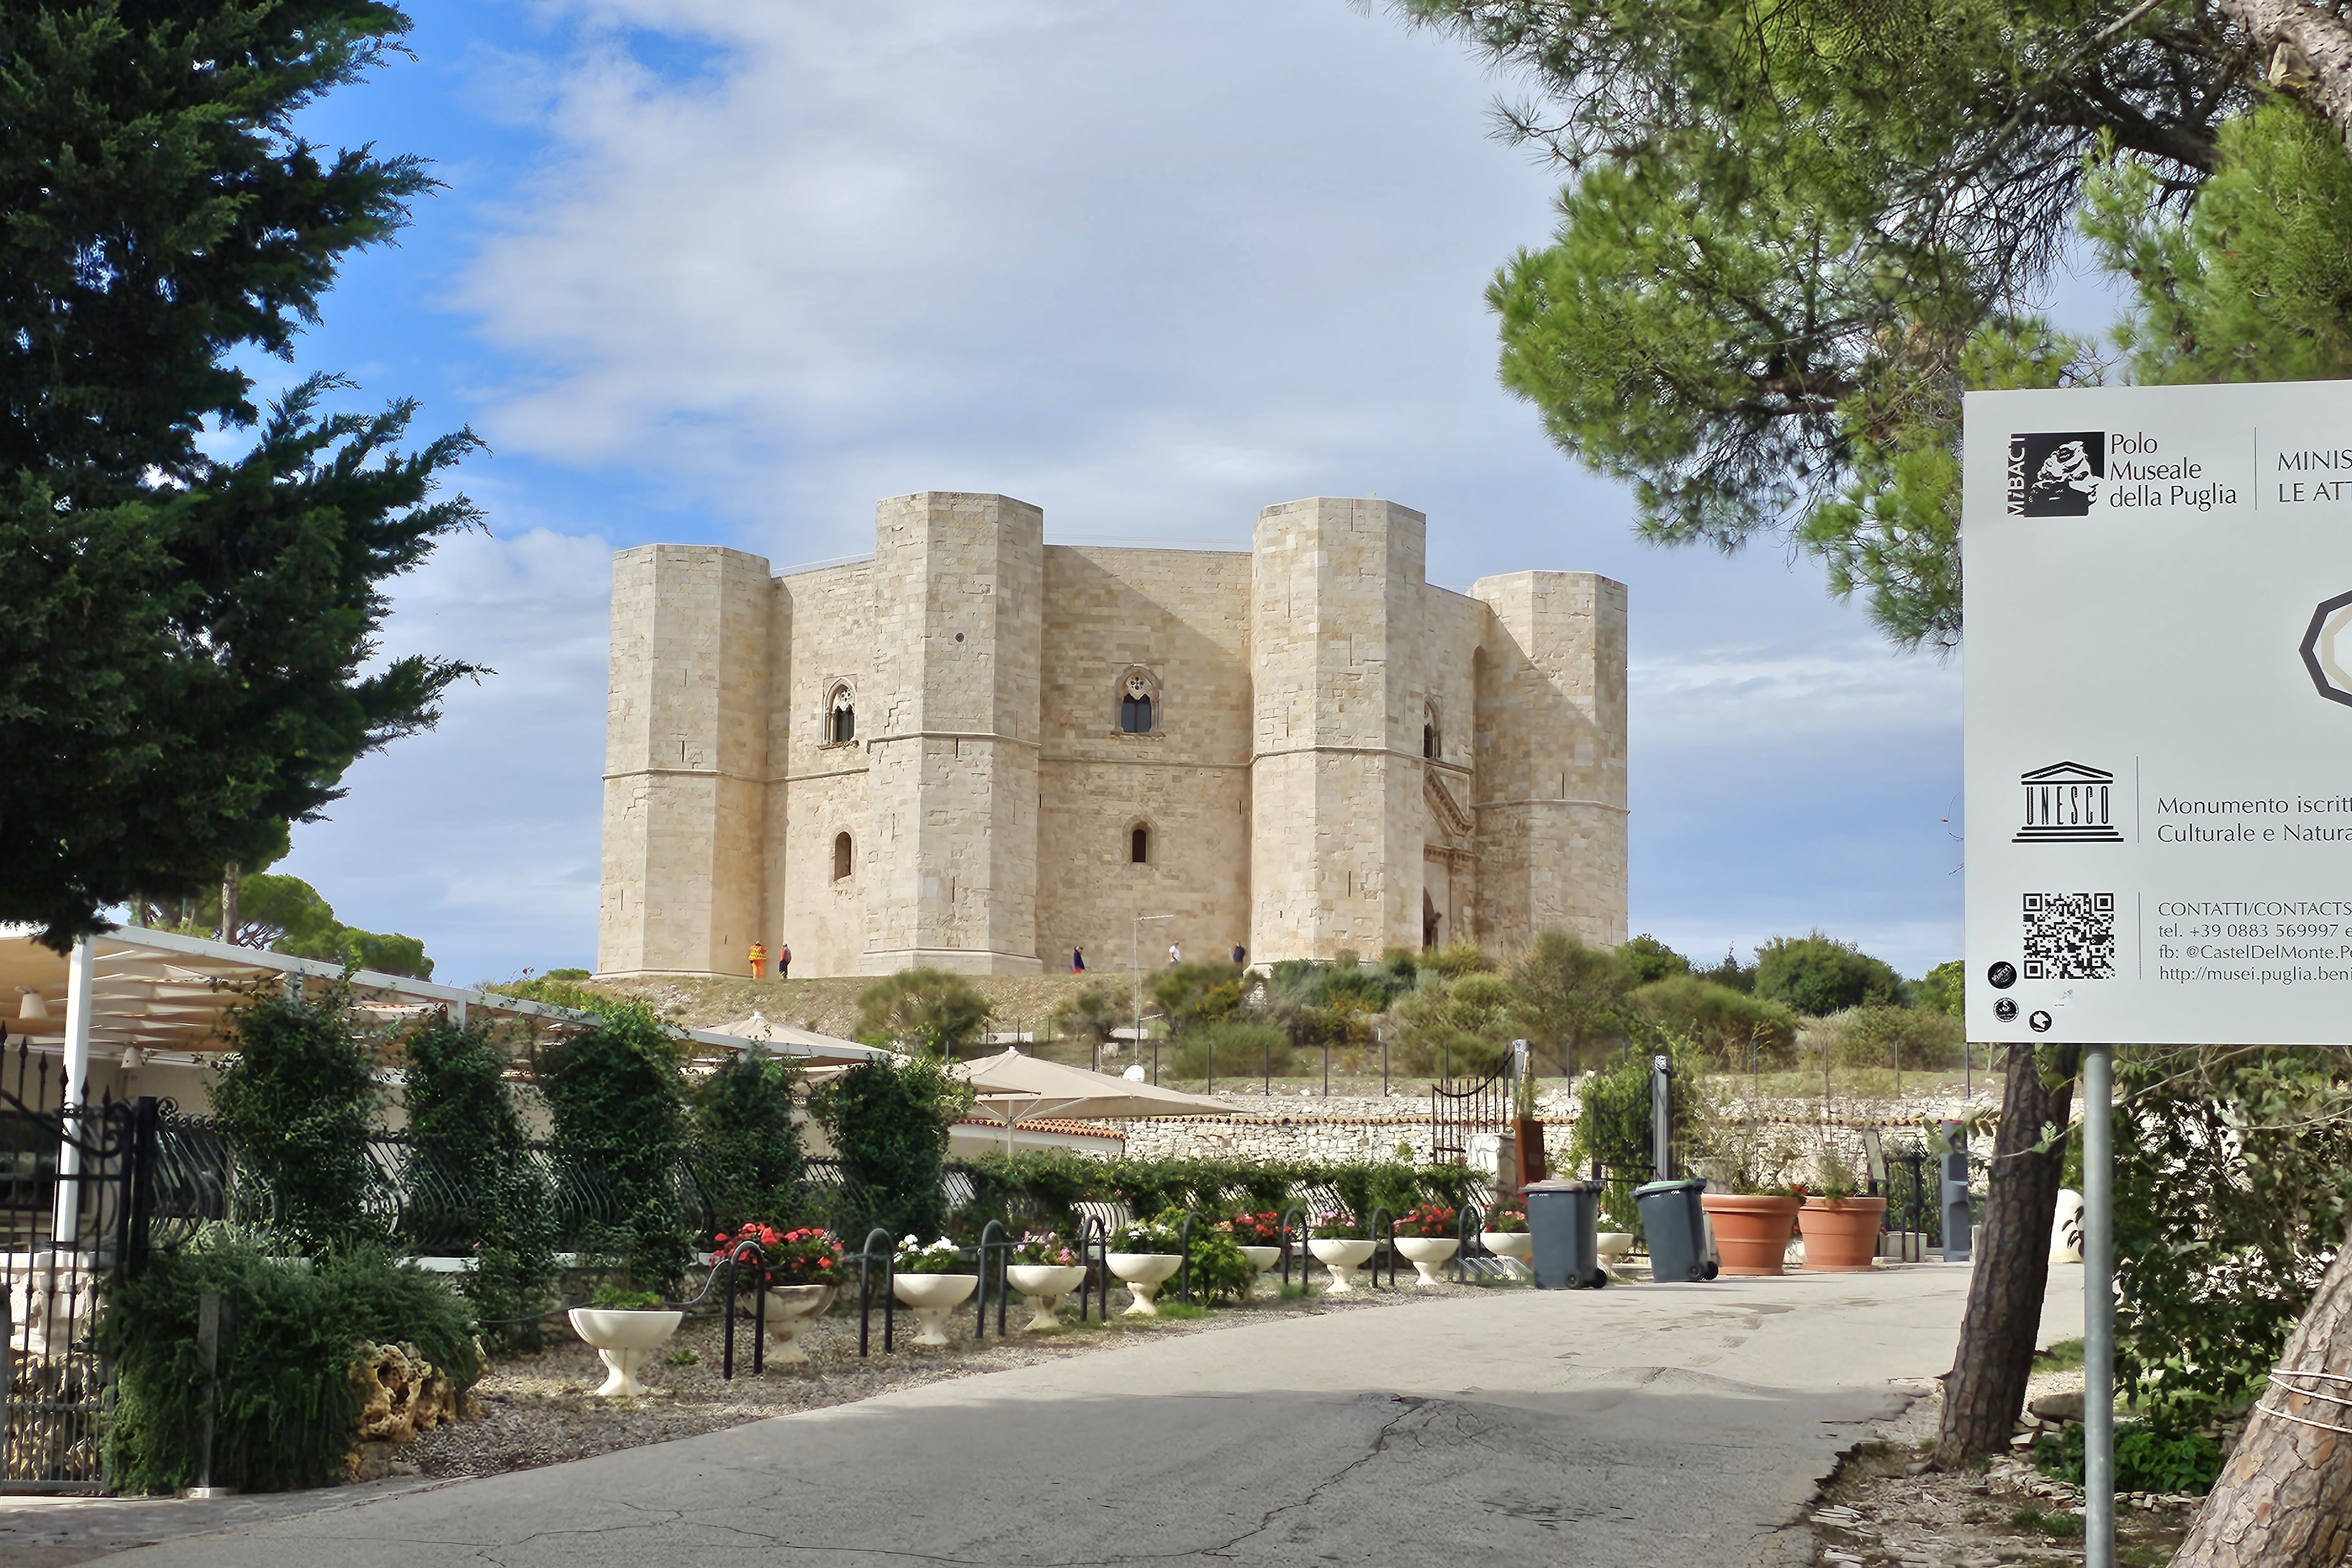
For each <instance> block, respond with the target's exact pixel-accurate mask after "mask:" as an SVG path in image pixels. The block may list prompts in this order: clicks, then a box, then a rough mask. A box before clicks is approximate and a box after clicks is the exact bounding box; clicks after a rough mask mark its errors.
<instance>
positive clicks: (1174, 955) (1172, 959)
mask: <svg viewBox="0 0 2352 1568" xmlns="http://www.w3.org/2000/svg"><path fill="white" fill-rule="evenodd" d="M1183 962H1184V952H1183V950H1182V949H1181V948H1180V947H1178V946H1177V945H1176V944H1175V943H1174V942H1170V943H1169V944H1168V967H1169V968H1171V969H1173V968H1175V967H1176V966H1177V965H1178V964H1180V963H1183Z"/></svg>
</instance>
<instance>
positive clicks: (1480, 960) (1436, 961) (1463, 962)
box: [1404, 942, 1494, 980]
mask: <svg viewBox="0 0 2352 1568" xmlns="http://www.w3.org/2000/svg"><path fill="white" fill-rule="evenodd" d="M1417 967H1418V968H1421V969H1430V970H1434V971H1436V972H1437V973H1439V974H1440V975H1443V976H1444V978H1446V979H1448V980H1459V979H1461V978H1462V977H1463V976H1464V975H1466V974H1476V973H1481V972H1482V971H1485V970H1488V969H1492V968H1493V967H1494V965H1493V964H1491V963H1487V962H1486V954H1485V953H1484V952H1480V951H1479V950H1478V944H1477V943H1476V942H1447V943H1445V945H1444V946H1443V947H1433V948H1432V949H1430V950H1429V951H1428V952H1425V953H1423V954H1422V957H1421V962H1420V963H1419V965H1418V966H1417ZM1404 973H1405V975H1406V976H1407V978H1411V977H1412V974H1413V971H1412V970H1411V969H1408V970H1406V971H1405V972H1404Z"/></svg>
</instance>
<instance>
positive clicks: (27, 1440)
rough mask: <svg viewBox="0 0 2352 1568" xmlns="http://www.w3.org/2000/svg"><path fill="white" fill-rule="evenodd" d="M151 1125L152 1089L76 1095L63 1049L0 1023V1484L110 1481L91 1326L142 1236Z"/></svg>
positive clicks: (51, 1487) (63, 1488) (104, 1390)
mask: <svg viewBox="0 0 2352 1568" xmlns="http://www.w3.org/2000/svg"><path fill="white" fill-rule="evenodd" d="M156 1123H157V1102H156V1101H154V1100H134V1101H128V1102H125V1101H121V1100H111V1101H108V1102H106V1103H103V1104H99V1105H80V1104H75V1103H72V1102H71V1100H70V1097H69V1094H68V1085H67V1084H66V1082H65V1073H64V1066H63V1063H62V1061H61V1060H60V1059H59V1058H57V1057H54V1056H48V1055H45V1054H42V1053H39V1052H36V1051H35V1050H33V1049H32V1047H31V1046H30V1044H29V1042H27V1041H25V1040H22V1039H19V1040H16V1041H15V1042H13V1044H12V1043H11V1042H10V1041H9V1040H8V1038H7V1034H6V1031H5V1028H0V1286H4V1287H5V1295H0V1492H23V1491H48V1492H71V1491H86V1492H95V1491H100V1490H103V1489H104V1488H105V1480H106V1477H105V1467H104V1462H103V1459H102V1458H101V1455H100V1440H101V1438H102V1437H103V1436H104V1434H105V1425H106V1416H107V1411H108V1408H109V1405H110V1393H111V1390H110V1378H109V1376H108V1369H107V1366H106V1363H105V1361H104V1359H103V1358H102V1357H101V1356H100V1354H99V1352H98V1347H97V1346H96V1344H95V1343H94V1342H92V1339H91V1330H92V1328H93V1327H94V1325H95V1323H96V1321H97V1308H98V1291H99V1287H100V1283H101V1282H102V1281H103V1280H104V1279H107V1278H108V1277H110V1276H111V1275H112V1274H114V1273H115V1272H116V1271H118V1270H120V1269H121V1268H124V1267H126V1266H128V1265H130V1264H132V1263H134V1262H135V1261H136V1260H137V1254H138V1253H139V1252H140V1251H141V1250H142V1249H143V1247H144V1244H145V1239H146V1232H147V1226H146V1221H147V1217H148V1216H147V1215H146V1212H145V1210H146V1208H147V1206H148V1204H147V1194H146V1191H145V1189H146V1186H147V1184H146V1183H144V1182H142V1181H140V1180H138V1179H136V1178H137V1173H139V1172H141V1171H142V1170H145V1169H148V1168H151V1167H152V1152H153V1149H154V1145H155V1135H156ZM142 1152H144V1153H145V1154H146V1155H147V1156H148V1157H147V1158H146V1159H144V1160H142V1158H141V1155H142Z"/></svg>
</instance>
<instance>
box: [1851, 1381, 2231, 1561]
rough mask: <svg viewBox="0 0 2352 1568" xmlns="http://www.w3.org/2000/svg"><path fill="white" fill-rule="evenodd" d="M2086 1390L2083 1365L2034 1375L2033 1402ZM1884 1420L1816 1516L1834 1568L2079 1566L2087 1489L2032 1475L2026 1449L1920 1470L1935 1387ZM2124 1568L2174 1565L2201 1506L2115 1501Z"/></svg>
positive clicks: (1932, 1430) (1936, 1415) (2179, 1501)
mask: <svg viewBox="0 0 2352 1568" xmlns="http://www.w3.org/2000/svg"><path fill="white" fill-rule="evenodd" d="M2082 1386H2083V1373H2082V1369H2081V1368H2079V1367H2074V1368H2065V1369H2053V1370H2050V1371H2045V1372H2040V1373H2035V1374H2034V1376H2033V1378H2032V1382H2031V1383H2030V1384H2028V1385H2027V1391H2026V1398H2027V1400H2028V1401H2029V1402H2031V1401H2032V1400H2035V1399H2039V1398H2041V1397H2042V1396H2043V1395H2044V1394H2060V1393H2074V1392H2078V1391H2080V1390H2081V1388H2082ZM1916 1392H1917V1393H1918V1394H1919V1397H1918V1398H1917V1399H1916V1400H1915V1401H1914V1402H1913V1403H1912V1404H1911V1405H1909V1407H1907V1408H1906V1410H1905V1411H1904V1412H1903V1414H1902V1415H1898V1416H1896V1417H1895V1418H1894V1419H1893V1420H1891V1421H1888V1422H1885V1423H1883V1424H1882V1425H1881V1426H1879V1427H1878V1428H1877V1429H1875V1430H1874V1432H1873V1434H1872V1437H1871V1440H1870V1441H1867V1442H1865V1443H1864V1444H1863V1445H1861V1446H1860V1447H1858V1448H1856V1449H1855V1450H1854V1452H1853V1454H1852V1455H1851V1456H1850V1457H1849V1458H1847V1460H1846V1462H1845V1464H1844V1466H1843V1468H1841V1469H1840V1470H1839V1472H1838V1474H1837V1476H1836V1477H1835V1478H1834V1479H1832V1480H1831V1481H1830V1482H1829V1483H1828V1484H1827V1485H1826V1486H1824V1487H1823V1488H1822V1497H1821V1500H1820V1502H1819V1503H1818V1505H1817V1506H1816V1507H1815V1508H1814V1510H1813V1514H1812V1523H1813V1533H1814V1540H1815V1548H1814V1550H1815V1560H1816V1561H1817V1562H1819V1563H1822V1564H1825V1565H1827V1568H1996V1565H1997V1564H2019V1565H2026V1564H2031V1565H2035V1568H2040V1565H2045V1564H2046V1565H2049V1568H2057V1565H2058V1564H2063V1563H2081V1562H2082V1561H2083V1535H2082V1529H2083V1523H2082V1510H2083V1493H2082V1490H2081V1489H2080V1488H2077V1487H2070V1486H2068V1485H2066V1484H2065V1483H2064V1482H2063V1481H2059V1480H2055V1479H2052V1478H2051V1477H2049V1476H2046V1475H2043V1474H2042V1472H2041V1471H2040V1470H2038V1469H2035V1468H2033V1466H2032V1462H2031V1461H2030V1460H2028V1459H2027V1458H2024V1450H2023V1449H2018V1450H2015V1451H2014V1452H2013V1453H2011V1454H2004V1455H2001V1456H1999V1457H1997V1458H1994V1459H1993V1460H1992V1461H1991V1462H1990V1463H1989V1464H1987V1465H1986V1466H1984V1467H1983V1468H1979V1469H1971V1470H1963V1471H1959V1472H1956V1473H1953V1474H1949V1475H1947V1474H1942V1473H1938V1472H1936V1471H1923V1472H1921V1473H1919V1474H1916V1475H1915V1474H1913V1473H1911V1472H1912V1467H1913V1466H1915V1465H1917V1464H1919V1463H1920V1462H1921V1461H1922V1460H1923V1459H1924V1458H1925V1457H1926V1455H1927V1452H1928V1451H1929V1450H1930V1449H1932V1448H1933V1447H1935V1442H1936V1431H1937V1426H1938V1424H1939V1422H1940V1420H1941V1418H1942V1414H1943V1389H1942V1385H1941V1384H1937V1383H1934V1382H1929V1383H1924V1384H1919V1385H1917V1387H1916ZM2197 1501H2198V1500H2197V1499H2195V1498H2158V1497H2152V1496H2138V1497H2133V1498H2118V1499H2116V1563H2118V1565H2119V1568H2153V1565H2155V1564H2161V1563H2167V1562H2169V1561H2170V1560H2171V1557H2172V1552H2173V1549H2174V1548H2175V1547H2176V1546H2178V1545H2179V1543H2180V1538H2181V1536H2182V1535H2183V1534H2185V1533H2186V1532H2187V1531H2188V1528H2189V1518H2190V1516H2191V1515H2192V1514H2193V1513H2194V1511H2195V1509H2196V1504H2197Z"/></svg>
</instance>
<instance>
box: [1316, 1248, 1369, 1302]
mask: <svg viewBox="0 0 2352 1568" xmlns="http://www.w3.org/2000/svg"><path fill="white" fill-rule="evenodd" d="M1372 1245H1373V1244H1372V1243H1371V1242H1370V1241H1365V1240H1360V1239H1357V1238H1355V1237H1340V1236H1331V1237H1316V1238H1315V1239H1314V1240H1312V1241H1310V1242H1308V1243H1307V1251H1309V1252H1311V1253H1313V1254H1314V1255H1315V1256H1316V1257H1317V1258H1319V1259H1321V1260H1322V1264H1323V1267H1324V1268H1328V1269H1329V1270H1330V1271H1331V1284H1330V1288H1329V1289H1330V1293H1331V1294H1332V1295H1334V1296H1338V1295H1340V1294H1343V1293H1344V1292H1346V1291H1349V1290H1352V1289H1355V1288H1356V1270H1357V1269H1359V1268H1362V1267H1363V1266H1364V1265H1365V1264H1366V1263H1368V1262H1370V1260H1371V1256H1372Z"/></svg>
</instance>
